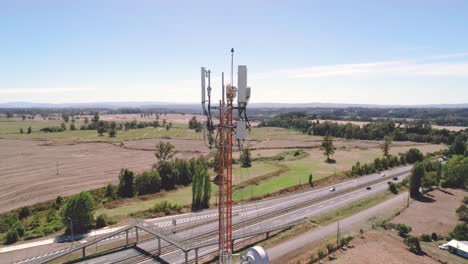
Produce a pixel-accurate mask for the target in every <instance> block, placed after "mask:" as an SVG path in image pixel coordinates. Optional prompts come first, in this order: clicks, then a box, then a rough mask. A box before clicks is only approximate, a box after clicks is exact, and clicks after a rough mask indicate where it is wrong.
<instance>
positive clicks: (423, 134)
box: [259, 112, 464, 144]
mask: <svg viewBox="0 0 468 264" xmlns="http://www.w3.org/2000/svg"><path fill="white" fill-rule="evenodd" d="M259 126H269V127H282V128H288V129H290V128H292V129H296V130H299V131H301V132H303V133H305V134H309V135H318V136H326V135H329V136H333V137H340V138H346V139H363V140H383V139H384V138H385V137H391V138H393V140H395V141H406V140H409V141H415V142H427V143H435V144H439V143H445V144H451V143H452V142H453V141H454V140H455V137H456V136H457V135H458V134H460V133H464V132H454V131H449V130H446V129H441V130H438V129H433V128H432V126H431V124H430V123H428V122H423V121H418V122H413V123H407V124H405V125H401V124H397V123H396V122H394V121H393V120H383V121H378V122H371V123H368V124H366V125H364V126H362V127H361V126H359V125H355V124H352V123H347V124H338V123H335V122H328V121H326V122H322V123H320V122H319V121H318V120H317V121H315V122H313V121H312V118H311V117H310V116H309V115H307V114H305V113H303V112H289V113H283V114H280V115H277V116H274V117H272V118H270V119H268V120H264V121H262V122H260V124H259Z"/></svg>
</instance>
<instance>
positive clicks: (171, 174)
mask: <svg viewBox="0 0 468 264" xmlns="http://www.w3.org/2000/svg"><path fill="white" fill-rule="evenodd" d="M156 168H157V170H158V172H159V175H160V176H161V188H163V189H165V190H172V189H174V188H175V185H176V177H177V176H178V171H177V169H176V168H175V166H174V163H172V162H169V161H163V162H159V163H158V164H157V166H156Z"/></svg>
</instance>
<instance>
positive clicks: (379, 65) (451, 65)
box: [251, 53, 468, 79]
mask: <svg viewBox="0 0 468 264" xmlns="http://www.w3.org/2000/svg"><path fill="white" fill-rule="evenodd" d="M462 55H463V54H462V53H460V54H458V55H456V54H452V55H441V56H439V58H441V59H442V56H444V58H449V57H448V56H452V57H454V56H458V57H462ZM467 56H468V53H467ZM434 58H435V57H434ZM373 75H375V76H396V75H398V76H466V77H468V62H466V63H457V62H440V63H438V62H437V63H436V62H433V63H427V62H418V61H410V60H400V61H379V62H369V63H357V64H356V63H353V64H335V65H323V66H313V67H305V68H296V69H285V70H277V71H271V72H265V73H259V74H254V75H252V76H251V77H252V78H253V79H270V78H272V79H303V78H324V77H346V76H348V77H355V76H356V77H361V76H373Z"/></svg>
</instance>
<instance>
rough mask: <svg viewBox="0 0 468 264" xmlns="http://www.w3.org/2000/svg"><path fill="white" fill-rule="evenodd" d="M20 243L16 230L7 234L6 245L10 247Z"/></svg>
mask: <svg viewBox="0 0 468 264" xmlns="http://www.w3.org/2000/svg"><path fill="white" fill-rule="evenodd" d="M16 241H18V232H17V231H16V229H11V230H9V231H8V232H7V234H6V237H5V245H10V244H13V243H15V242H16Z"/></svg>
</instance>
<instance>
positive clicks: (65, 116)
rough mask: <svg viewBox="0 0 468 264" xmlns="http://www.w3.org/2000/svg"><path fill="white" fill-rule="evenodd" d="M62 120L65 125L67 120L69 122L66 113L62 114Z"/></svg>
mask: <svg viewBox="0 0 468 264" xmlns="http://www.w3.org/2000/svg"><path fill="white" fill-rule="evenodd" d="M62 119H63V121H65V123H68V120H70V116H69V115H68V114H66V113H62Z"/></svg>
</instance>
